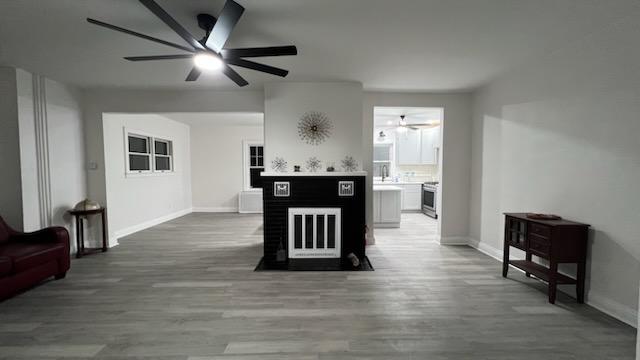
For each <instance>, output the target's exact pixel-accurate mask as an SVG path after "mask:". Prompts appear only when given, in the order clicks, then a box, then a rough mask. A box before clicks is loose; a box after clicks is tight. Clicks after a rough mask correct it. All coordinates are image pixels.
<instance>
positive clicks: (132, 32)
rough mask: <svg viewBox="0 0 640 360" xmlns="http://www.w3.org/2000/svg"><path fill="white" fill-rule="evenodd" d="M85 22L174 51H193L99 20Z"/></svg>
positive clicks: (89, 19)
mask: <svg viewBox="0 0 640 360" xmlns="http://www.w3.org/2000/svg"><path fill="white" fill-rule="evenodd" d="M87 21H88V22H89V23H90V24H94V25H98V26H102V27H104V28H107V29H111V30H115V31H120V32H123V33H125V34H129V35H133V36H136V37H139V38H142V39H145V40H149V41H153V42H157V43H158V44H162V45H167V46H171V47H174V48H176V49H180V50H184V51H189V52H193V49H189V48H188V47H186V46H182V45H178V44H174V43H172V42H169V41H164V40H162V39H158V38H154V37H152V36H149V35H145V34H141V33H139V32H135V31H132V30H128V29H125V28H121V27H119V26H115V25H111V24H107V23H105V22H102V21H99V20H96V19H91V18H87Z"/></svg>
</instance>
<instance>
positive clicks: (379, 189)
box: [373, 184, 402, 191]
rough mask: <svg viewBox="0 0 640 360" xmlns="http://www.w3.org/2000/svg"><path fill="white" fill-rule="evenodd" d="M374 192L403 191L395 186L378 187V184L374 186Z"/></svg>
mask: <svg viewBox="0 0 640 360" xmlns="http://www.w3.org/2000/svg"><path fill="white" fill-rule="evenodd" d="M373 191H402V188H399V187H397V186H393V185H384V186H378V184H376V185H373Z"/></svg>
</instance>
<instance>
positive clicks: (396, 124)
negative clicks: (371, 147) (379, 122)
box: [383, 115, 440, 131]
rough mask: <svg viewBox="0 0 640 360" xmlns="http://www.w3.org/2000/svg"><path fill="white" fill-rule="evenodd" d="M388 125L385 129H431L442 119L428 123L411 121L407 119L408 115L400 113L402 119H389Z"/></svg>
mask: <svg viewBox="0 0 640 360" xmlns="http://www.w3.org/2000/svg"><path fill="white" fill-rule="evenodd" d="M386 125H387V126H386V127H383V129H396V130H400V131H403V130H404V131H406V129H411V130H420V129H429V128H433V127H436V126H439V125H440V121H428V122H426V123H410V122H408V121H407V120H406V115H400V119H399V120H397V121H394V120H387V123H386Z"/></svg>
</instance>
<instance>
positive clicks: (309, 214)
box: [288, 208, 341, 259]
mask: <svg viewBox="0 0 640 360" xmlns="http://www.w3.org/2000/svg"><path fill="white" fill-rule="evenodd" d="M340 215H341V210H340V208H289V221H288V223H289V225H288V230H289V231H288V232H289V237H288V238H289V241H288V244H289V258H291V259H313V258H339V257H340V251H341V249H340V247H341V230H340V224H341V216H340Z"/></svg>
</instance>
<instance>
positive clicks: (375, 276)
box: [0, 214, 636, 360]
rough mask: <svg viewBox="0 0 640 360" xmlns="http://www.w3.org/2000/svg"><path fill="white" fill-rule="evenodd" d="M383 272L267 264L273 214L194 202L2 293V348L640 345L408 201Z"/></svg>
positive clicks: (552, 349)
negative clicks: (554, 297)
mask: <svg viewBox="0 0 640 360" xmlns="http://www.w3.org/2000/svg"><path fill="white" fill-rule="evenodd" d="M376 234H377V236H376V237H377V241H378V244H377V245H376V246H372V247H369V248H368V255H369V257H370V259H371V262H372V264H373V266H374V267H375V269H376V271H375V272H253V268H254V267H255V266H256V264H257V262H258V260H259V259H260V256H261V250H262V246H261V244H262V230H261V216H254V215H236V214H191V215H187V216H185V217H182V218H179V219H176V220H174V221H170V222H168V223H164V224H161V225H159V226H156V227H154V228H151V229H148V230H145V231H142V232H139V233H137V234H134V235H132V236H129V237H127V238H124V239H121V241H120V242H121V245H120V246H117V247H115V248H113V249H111V250H110V251H109V252H108V253H105V254H97V255H93V256H89V257H85V258H82V259H80V260H74V261H73V262H72V270H71V272H70V273H69V274H68V276H67V278H66V279H64V280H61V281H50V282H47V283H45V284H43V285H41V286H38V287H37V288H34V289H32V290H31V291H29V292H26V293H24V294H22V295H19V296H17V297H15V298H13V299H11V300H8V301H5V302H4V303H0V359H15V358H28V359H51V358H56V359H67V358H69V359H71V358H99V359H134V358H135V359H160V360H162V359H166V360H168V359H182V360H187V359H189V360H213V359H216V360H222V359H234V360H240V359H266V360H269V359H278V360H280V359H285V360H286V359H302V360H307V359H308V360H320V359H336V360H340V359H360V360H363V359H474V360H477V359H598V360H602V359H634V347H635V335H636V331H635V329H633V328H632V327H630V326H627V325H624V324H623V323H621V322H619V321H617V320H615V319H613V318H611V317H608V316H606V315H604V314H602V313H600V312H598V311H596V310H595V309H593V308H591V307H589V306H586V305H578V304H576V303H575V302H574V301H573V300H572V299H570V298H568V297H567V296H560V298H559V301H558V304H557V305H556V306H553V305H549V304H548V303H547V300H546V292H545V290H544V286H543V285H542V284H540V283H538V282H537V281H535V280H530V279H527V278H525V277H524V275H523V274H522V273H519V272H516V271H512V272H511V273H510V278H509V279H503V278H502V277H501V276H500V264H499V263H498V262H497V261H495V260H494V259H491V258H489V257H487V256H485V255H483V254H481V253H479V252H477V251H475V250H473V249H471V248H468V247H459V246H455V247H444V246H439V245H438V244H437V243H436V242H435V241H434V239H435V222H433V221H430V220H429V219H428V218H426V217H424V216H422V215H421V214H405V215H403V227H402V228H400V229H378V230H376Z"/></svg>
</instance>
